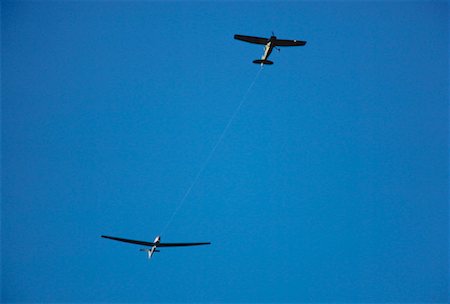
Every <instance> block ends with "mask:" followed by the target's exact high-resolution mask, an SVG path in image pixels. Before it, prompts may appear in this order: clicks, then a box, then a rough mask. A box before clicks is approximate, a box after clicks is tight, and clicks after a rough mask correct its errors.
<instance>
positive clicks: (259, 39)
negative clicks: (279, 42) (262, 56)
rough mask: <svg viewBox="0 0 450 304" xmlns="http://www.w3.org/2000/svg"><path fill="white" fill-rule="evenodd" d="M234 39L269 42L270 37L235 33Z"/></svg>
mask: <svg viewBox="0 0 450 304" xmlns="http://www.w3.org/2000/svg"><path fill="white" fill-rule="evenodd" d="M234 39H237V40H242V41H245V42H250V43H256V44H267V42H268V41H269V39H267V38H261V37H253V36H245V35H234Z"/></svg>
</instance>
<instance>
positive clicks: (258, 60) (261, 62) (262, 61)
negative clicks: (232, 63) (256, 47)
mask: <svg viewBox="0 0 450 304" xmlns="http://www.w3.org/2000/svg"><path fill="white" fill-rule="evenodd" d="M253 63H256V64H261V65H263V64H273V61H270V60H267V59H266V60H262V59H256V60H253Z"/></svg>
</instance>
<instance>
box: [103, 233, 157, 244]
mask: <svg viewBox="0 0 450 304" xmlns="http://www.w3.org/2000/svg"><path fill="white" fill-rule="evenodd" d="M102 238H105V239H110V240H114V241H119V242H125V243H131V244H137V245H143V246H154V245H157V244H155V243H152V242H144V241H135V240H130V239H123V238H118V237H114V236H106V235H102Z"/></svg>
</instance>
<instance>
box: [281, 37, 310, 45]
mask: <svg viewBox="0 0 450 304" xmlns="http://www.w3.org/2000/svg"><path fill="white" fill-rule="evenodd" d="M275 44H276V45H277V46H303V45H305V44H306V41H301V40H286V39H277V41H276V42H275Z"/></svg>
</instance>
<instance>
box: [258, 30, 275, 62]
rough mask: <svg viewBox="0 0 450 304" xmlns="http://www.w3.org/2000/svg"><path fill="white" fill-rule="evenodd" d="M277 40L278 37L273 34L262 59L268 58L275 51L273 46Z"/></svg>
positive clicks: (265, 47)
mask: <svg viewBox="0 0 450 304" xmlns="http://www.w3.org/2000/svg"><path fill="white" fill-rule="evenodd" d="M276 41H277V37H275V36H272V37H270V39H269V42H267V44H266V45H265V46H264V54H263V55H262V57H261V60H264V61H265V60H267V59H268V58H269V56H270V54H271V53H272V51H273V48H274V47H275V42H276Z"/></svg>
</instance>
